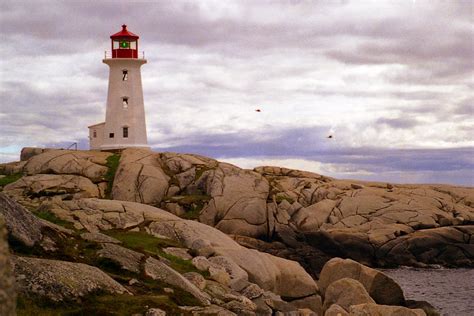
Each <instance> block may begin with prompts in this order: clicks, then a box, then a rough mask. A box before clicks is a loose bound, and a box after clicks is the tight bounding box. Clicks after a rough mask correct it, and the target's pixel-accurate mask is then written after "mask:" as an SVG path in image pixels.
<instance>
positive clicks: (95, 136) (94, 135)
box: [92, 130, 97, 138]
mask: <svg viewBox="0 0 474 316" xmlns="http://www.w3.org/2000/svg"><path fill="white" fill-rule="evenodd" d="M92 134H93V137H94V138H97V131H96V130H94V132H93V133H92Z"/></svg>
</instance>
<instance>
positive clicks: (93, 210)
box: [50, 199, 318, 299]
mask: <svg viewBox="0 0 474 316" xmlns="http://www.w3.org/2000/svg"><path fill="white" fill-rule="evenodd" d="M50 211H51V212H53V213H55V214H56V215H57V216H58V217H60V218H62V219H64V220H68V221H71V222H72V223H74V224H75V226H76V227H77V228H79V229H82V228H85V229H87V230H89V231H91V232H96V231H99V230H108V229H127V228H128V229H130V228H134V227H138V226H140V227H142V229H145V230H146V231H148V232H149V233H150V234H152V235H155V236H160V237H166V238H170V239H173V240H176V241H179V242H181V243H183V244H184V245H185V246H186V247H188V248H192V247H193V245H195V244H196V243H197V242H198V241H205V242H204V243H207V244H209V246H210V247H212V248H213V252H212V253H213V256H214V258H213V257H211V258H210V259H209V260H210V261H211V262H212V263H213V264H214V265H220V266H221V267H222V269H223V270H224V271H229V275H231V276H232V278H231V280H232V284H233V285H234V286H235V287H237V288H239V287H243V285H245V282H246V275H245V273H247V275H248V281H250V282H253V283H256V284H258V285H259V286H260V287H262V288H263V289H265V290H269V291H272V292H274V293H276V294H279V295H281V296H283V297H287V298H293V299H295V298H300V297H306V296H308V295H313V294H315V293H316V292H317V290H318V288H317V285H316V283H315V282H314V280H313V279H312V278H311V277H310V276H309V275H308V274H307V273H306V272H305V271H304V269H303V268H302V267H301V266H300V265H299V264H298V263H296V262H294V261H290V260H286V259H283V258H278V257H275V256H272V255H269V254H266V253H261V252H258V251H256V250H251V249H246V248H244V247H242V246H240V245H239V244H238V243H236V242H235V241H234V240H233V239H231V238H230V237H229V236H227V235H226V234H224V233H222V232H221V231H219V230H217V229H215V228H213V227H210V226H207V225H204V224H202V223H199V222H195V221H190V220H183V219H181V218H179V217H177V216H174V215H172V214H170V213H168V212H166V211H164V210H161V209H158V208H155V207H152V206H148V205H143V204H139V203H133V202H125V201H111V200H99V199H80V200H74V201H62V202H61V203H59V204H56V205H54V206H52V208H51V209H50ZM222 257H224V258H225V259H223V258H222ZM237 267H240V269H238V268H237Z"/></svg>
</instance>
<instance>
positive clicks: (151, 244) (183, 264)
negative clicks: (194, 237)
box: [103, 230, 206, 275]
mask: <svg viewBox="0 0 474 316" xmlns="http://www.w3.org/2000/svg"><path fill="white" fill-rule="evenodd" d="M103 233H104V234H107V235H109V236H111V237H113V238H115V239H118V240H120V241H121V242H122V243H123V246H124V247H126V248H130V249H133V250H135V251H138V252H141V253H144V254H148V255H152V256H159V257H162V258H165V259H167V260H168V261H169V266H170V267H171V268H173V269H175V270H176V271H178V272H180V273H185V272H198V273H201V274H203V272H201V271H199V270H197V269H196V268H195V267H194V266H193V264H192V263H191V261H190V260H184V259H181V258H179V257H176V256H173V255H170V254H167V253H166V252H164V251H163V250H162V249H163V248H166V247H178V248H181V247H182V245H181V244H180V243H179V242H176V241H174V240H171V239H164V238H158V237H154V236H152V235H150V234H147V233H145V232H132V231H124V230H108V231H103ZM204 275H206V274H205V273H204Z"/></svg>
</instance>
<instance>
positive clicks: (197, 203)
mask: <svg viewBox="0 0 474 316" xmlns="http://www.w3.org/2000/svg"><path fill="white" fill-rule="evenodd" d="M210 199H211V197H210V196H209V195H204V194H195V195H177V196H173V197H172V198H171V199H169V200H168V201H166V202H172V203H178V204H179V205H181V206H182V207H183V208H184V210H185V211H186V213H184V215H182V216H181V217H182V218H184V219H198V218H199V214H200V213H201V210H202V209H203V207H204V205H206V204H207V203H208V202H209V200H210Z"/></svg>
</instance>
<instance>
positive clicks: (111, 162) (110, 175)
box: [105, 154, 120, 199]
mask: <svg viewBox="0 0 474 316" xmlns="http://www.w3.org/2000/svg"><path fill="white" fill-rule="evenodd" d="M119 163H120V154H113V155H111V156H109V157H107V163H106V166H107V168H108V170H107V173H106V174H105V180H107V189H106V191H105V196H106V198H107V199H110V195H111V194H112V187H113V185H114V179H115V173H116V172H117V169H118V166H119Z"/></svg>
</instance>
